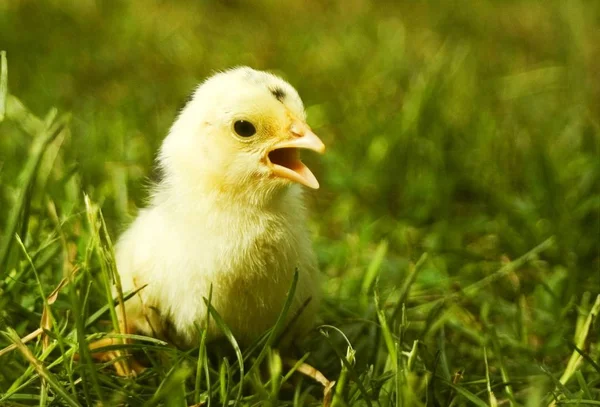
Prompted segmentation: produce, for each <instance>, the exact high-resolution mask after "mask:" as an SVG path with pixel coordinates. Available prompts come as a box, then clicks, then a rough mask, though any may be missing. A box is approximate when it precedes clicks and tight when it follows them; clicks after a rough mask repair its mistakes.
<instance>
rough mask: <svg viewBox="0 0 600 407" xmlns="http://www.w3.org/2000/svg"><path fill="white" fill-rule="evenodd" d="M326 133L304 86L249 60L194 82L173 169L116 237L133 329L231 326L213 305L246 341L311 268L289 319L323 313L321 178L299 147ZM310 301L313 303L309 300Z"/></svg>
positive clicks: (154, 331)
mask: <svg viewBox="0 0 600 407" xmlns="http://www.w3.org/2000/svg"><path fill="white" fill-rule="evenodd" d="M299 149H309V150H313V151H316V152H319V153H323V152H324V150H325V146H324V144H323V143H322V142H321V140H320V139H319V138H318V137H317V136H316V135H315V134H314V133H313V132H312V131H311V129H310V127H309V126H308V125H307V124H306V115H305V112H304V107H303V104H302V101H301V99H300V97H299V96H298V93H297V92H296V90H295V89H294V88H293V87H292V86H291V85H290V84H288V83H287V82H285V81H284V80H282V79H281V78H279V77H277V76H275V75H272V74H270V73H266V72H261V71H256V70H253V69H251V68H247V67H241V68H236V69H232V70H229V71H225V72H222V73H218V74H216V75H214V76H212V77H210V78H209V79H207V80H206V81H205V82H204V83H202V84H201V85H200V86H199V87H198V88H197V90H196V91H195V92H194V94H193V97H192V99H191V101H190V102H189V103H188V104H187V105H186V106H185V107H184V108H183V110H182V111H181V113H180V114H179V117H178V118H177V120H176V121H175V123H174V124H173V125H172V127H171V129H170V131H169V133H168V135H167V137H166V139H165V140H164V142H163V144H162V147H161V149H160V153H159V158H158V164H159V166H160V168H161V170H162V173H163V175H164V178H163V180H162V181H160V182H159V184H158V185H157V186H156V187H155V188H154V191H153V194H152V197H151V200H150V204H149V206H148V207H147V208H146V209H143V210H141V211H140V213H139V215H138V217H137V218H136V219H135V221H134V222H133V223H132V224H131V226H130V227H129V228H128V229H127V230H126V231H125V233H124V234H123V235H122V236H121V238H120V239H119V241H118V244H117V247H116V257H117V268H118V272H119V275H120V278H121V283H122V286H123V291H133V290H137V289H139V288H140V287H144V288H142V289H141V290H140V291H139V292H138V294H136V295H135V296H134V297H132V298H131V299H130V300H129V301H127V302H126V304H125V314H126V320H127V327H126V330H127V331H128V332H141V333H144V334H146V335H150V336H155V337H159V338H165V339H168V340H170V341H172V342H174V343H175V344H176V345H178V346H181V347H188V346H193V345H195V344H197V343H198V341H199V331H198V328H208V330H207V334H208V338H209V339H215V338H218V337H219V336H220V335H222V333H221V331H220V330H219V329H218V328H217V327H216V326H215V325H213V324H211V326H209V327H206V326H205V321H206V312H207V310H206V305H205V301H204V299H203V298H208V296H209V292H210V290H211V287H212V305H213V306H214V308H215V309H216V310H217V311H218V312H219V314H220V315H221V316H222V317H223V319H224V321H225V322H226V324H227V325H228V326H229V328H230V329H231V331H232V332H233V334H234V336H235V337H236V339H237V340H238V342H240V344H241V345H247V344H249V343H251V342H252V341H253V340H255V339H256V338H257V337H258V336H259V335H261V334H262V333H264V332H265V331H266V330H267V329H269V328H270V327H272V326H273V324H274V323H275V321H276V319H277V317H278V315H279V313H280V312H281V309H282V306H283V304H284V302H285V299H286V293H287V291H288V289H289V287H290V285H291V282H292V279H293V276H294V271H295V270H296V269H297V270H298V271H299V279H298V284H297V288H296V291H295V295H294V299H293V305H292V307H291V309H290V312H289V313H288V316H289V317H288V319H290V320H291V319H292V316H294V315H295V314H297V313H298V312H299V311H301V313H300V316H299V317H298V318H295V319H294V326H293V327H292V332H297V333H302V332H305V331H306V330H308V329H309V328H310V327H311V325H312V324H313V322H314V319H315V312H316V309H317V306H318V302H319V292H318V268H317V262H316V260H315V255H314V253H313V250H312V248H311V240H310V236H309V232H308V230H307V227H306V217H307V215H306V210H305V206H304V198H303V190H302V187H301V185H304V186H307V187H309V188H314V189H316V188H319V183H318V182H317V179H316V178H315V176H314V175H313V174H312V172H311V171H310V170H309V169H308V168H307V167H306V166H305V165H304V164H303V163H302V161H300V159H299V154H298V150H299ZM307 302H308V305H306V303H307Z"/></svg>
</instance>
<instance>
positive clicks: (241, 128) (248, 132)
mask: <svg viewBox="0 0 600 407" xmlns="http://www.w3.org/2000/svg"><path fill="white" fill-rule="evenodd" d="M233 129H234V130H235V132H236V133H237V134H238V135H239V136H242V137H250V136H253V135H254V134H256V127H254V125H253V124H252V123H250V122H249V121H246V120H238V121H237V122H235V123H234V124H233Z"/></svg>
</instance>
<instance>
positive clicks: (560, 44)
mask: <svg viewBox="0 0 600 407" xmlns="http://www.w3.org/2000/svg"><path fill="white" fill-rule="evenodd" d="M0 49H3V50H6V51H7V56H8V62H9V91H10V93H12V94H13V95H15V96H17V97H18V98H20V99H21V101H22V102H23V103H24V104H25V105H26V106H28V107H29V108H30V109H31V110H32V111H33V112H34V113H35V114H37V115H39V116H44V115H45V114H46V112H47V111H48V109H49V108H50V107H52V106H56V107H57V108H58V109H59V111H62V112H66V111H70V112H72V122H71V125H70V128H71V132H70V134H69V136H68V137H66V138H65V139H64V140H63V141H62V146H61V147H60V151H61V152H60V155H59V157H58V158H57V159H56V161H55V165H54V167H53V169H52V170H51V172H49V175H48V178H47V179H46V180H44V183H43V192H41V190H40V192H39V193H37V192H35V191H34V193H33V196H32V208H33V209H32V211H33V213H36V211H39V213H43V212H44V211H45V210H44V209H43V208H44V205H45V202H46V201H45V200H46V199H47V198H48V197H49V198H50V199H52V200H53V201H55V202H57V206H59V209H60V211H62V213H63V214H65V216H71V217H77V216H79V215H80V213H81V211H82V207H83V203H82V202H83V199H82V195H83V193H87V194H89V195H90V196H91V198H92V199H93V200H94V201H96V202H99V203H100V204H101V206H102V210H103V212H104V215H105V217H106V219H107V222H108V227H109V229H110V230H111V231H112V233H113V237H114V238H116V236H117V235H118V233H119V231H120V230H122V228H123V225H124V224H125V222H127V221H128V220H130V219H131V217H132V215H134V214H135V210H136V208H137V207H140V206H143V204H144V199H145V197H146V195H147V186H148V176H150V174H151V173H152V166H153V160H154V157H155V152H156V150H157V148H158V147H159V145H160V142H161V140H162V138H163V137H164V135H165V134H166V132H167V130H168V127H169V125H170V124H171V122H172V121H173V119H174V117H175V115H176V113H177V110H178V109H179V108H181V106H182V105H183V104H184V103H185V100H186V98H187V97H188V95H189V94H190V93H191V92H192V90H193V89H194V87H195V86H196V85H197V84H198V82H200V81H201V80H203V78H205V77H206V76H208V75H210V74H211V73H213V72H215V71H216V70H221V69H225V68H229V67H232V66H236V65H250V66H252V67H254V68H257V69H267V70H271V71H273V72H275V73H277V74H280V75H282V76H283V77H284V78H286V79H287V80H288V81H289V82H290V83H291V84H292V85H294V86H295V87H296V88H297V89H298V91H299V93H300V95H301V97H302V98H303V100H304V103H305V106H306V108H307V112H308V121H309V123H310V124H311V126H312V127H313V129H314V130H315V132H316V133H317V134H319V135H320V136H321V138H322V139H323V140H324V142H325V143H326V144H327V145H328V151H327V153H326V155H324V156H322V157H313V156H310V157H307V161H308V162H309V163H310V166H311V168H314V169H315V173H316V175H317V178H318V179H319V180H320V181H321V189H320V190H319V191H317V192H316V193H311V194H310V207H311V208H312V210H313V213H314V214H315V216H313V220H312V223H311V227H312V228H313V231H314V235H315V247H316V250H317V251H318V254H319V259H320V263H321V266H322V269H323V271H324V273H326V275H327V277H326V279H325V282H324V289H325V290H326V292H327V293H328V294H327V297H328V299H329V302H330V303H331V304H342V306H343V307H345V308H346V309H348V310H352V312H355V313H357V314H359V315H367V314H368V312H369V311H368V309H369V308H368V305H365V304H363V305H362V306H361V305H359V304H358V303H357V301H356V298H357V297H356V296H357V295H358V294H360V293H361V292H363V291H361V290H363V285H364V278H365V271H366V270H367V268H368V266H369V264H373V263H372V261H373V258H374V257H376V254H375V253H376V252H377V250H379V253H380V254H381V253H383V260H382V261H381V264H380V265H379V268H378V273H379V278H380V280H379V289H380V290H381V291H382V292H383V293H384V294H385V295H386V296H387V295H388V294H391V295H392V297H390V298H393V292H395V290H396V289H397V288H398V287H401V286H402V284H403V282H404V281H405V279H406V276H407V273H408V270H409V264H410V263H411V262H415V261H416V260H417V259H418V258H419V257H420V256H421V254H422V253H424V252H428V253H429V260H428V261H427V264H426V266H425V267H424V268H423V270H422V271H421V272H420V273H419V274H418V276H417V280H416V282H415V284H414V286H413V287H412V289H411V292H410V296H409V300H408V303H407V306H408V310H409V317H410V318H409V319H411V320H413V321H414V325H413V328H414V327H417V328H416V329H415V331H414V332H413V335H414V337H419V338H421V339H422V340H423V341H425V342H427V341H428V340H431V341H434V338H435V335H436V333H437V332H439V329H440V327H441V326H442V325H445V326H446V329H447V330H448V331H447V332H446V334H447V335H448V340H449V345H446V346H447V348H448V352H449V360H450V367H451V370H454V369H458V368H459V367H460V368H465V369H466V372H477V373H480V374H481V373H482V359H481V356H482V354H481V348H479V347H477V346H475V347H474V345H475V344H478V340H479V339H480V336H479V335H480V332H481V329H482V328H481V327H482V325H481V324H482V322H481V319H482V318H483V319H484V320H485V321H488V322H489V323H491V324H493V325H494V326H495V329H496V330H497V332H498V335H499V337H500V342H501V347H502V348H503V349H505V351H507V352H508V353H509V354H510V355H511V356H510V357H512V358H514V360H513V362H514V363H511V362H509V363H508V369H509V370H510V371H512V372H513V373H514V374H517V375H518V376H523V377H525V376H527V375H530V374H532V375H534V374H540V370H539V368H538V366H537V364H536V363H542V362H543V363H544V364H545V365H546V366H549V367H550V370H552V369H555V370H554V371H555V372H560V370H561V369H562V368H561V367H560V366H563V367H564V363H565V358H566V357H568V355H570V352H571V349H570V348H569V347H568V346H567V344H566V342H565V338H572V336H573V330H574V327H575V323H576V317H577V315H578V309H577V306H576V305H578V304H580V302H581V301H582V298H583V296H584V294H583V293H584V292H586V291H587V292H590V293H592V294H593V296H595V295H596V294H598V293H600V243H599V239H600V238H599V236H600V216H599V211H600V2H597V1H585V0H580V1H575V0H573V1H572V0H569V1H561V0H550V1H533V0H512V1H489V0H488V1H483V0H482V1H470V2H467V1H447V2H440V1H423V2H416V1H405V2H394V1H369V0H348V1H333V0H331V1H312V0H311V1H303V2H289V3H284V2H279V1H274V0H263V1H254V2H245V1H235V0H231V1H219V2H217V1H201V2H182V1H170V2H166V1H142V0H134V1H128V2H122V1H102V2H100V1H93V0H85V1H73V2H67V1H58V0H54V1H26V0H20V1H18V0H17V1H15V0H12V1H9V0H0ZM30 144H31V137H30V136H28V135H27V134H26V133H25V132H24V131H22V129H20V127H19V125H18V124H17V123H14V122H11V121H5V122H3V123H1V124H0V183H1V185H2V187H1V188H0V231H1V230H2V228H3V227H4V226H5V222H6V216H5V215H4V214H5V213H7V211H8V208H10V207H11V205H12V203H13V202H14V200H15V199H16V191H17V190H18V187H19V185H18V182H17V177H18V174H19V173H20V171H21V169H22V163H23V162H24V160H25V158H26V157H27V154H28V149H29V146H30ZM38 182H40V181H39V180H38ZM40 216H41V217H42V218H43V216H45V215H40ZM39 223H40V224H42V226H39V227H38V228H37V229H35V230H37V231H38V232H39V231H40V230H43V229H44V226H43V220H39ZM34 226H35V225H34ZM32 227H33V226H32ZM0 233H1V232H0ZM551 236H554V237H555V239H556V240H555V244H554V245H553V246H552V248H551V249H550V250H547V251H545V252H544V253H543V254H542V255H541V257H540V258H539V259H537V261H536V262H534V263H533V264H529V265H528V266H527V267H525V268H524V269H522V270H520V271H519V272H518V273H512V274H511V276H510V278H509V279H502V280H500V281H497V282H494V283H493V284H492V285H490V286H486V287H485V289H484V290H482V291H481V292H478V293H477V295H474V296H472V297H471V298H469V299H468V300H467V301H466V303H465V304H463V305H462V307H463V308H462V311H461V312H464V313H450V314H449V315H446V316H445V317H444V318H441V319H440V320H439V324H438V325H436V326H435V327H433V328H431V329H429V328H427V329H425V330H420V329H421V328H419V327H422V325H419V324H426V318H427V314H424V313H422V312H421V311H420V308H419V306H420V305H423V304H427V303H428V301H431V300H434V299H437V298H441V297H442V296H445V295H448V294H451V293H457V292H460V290H461V288H464V287H466V286H468V285H469V284H471V283H473V282H476V281H478V280H481V279H482V278H485V277H486V276H488V275H490V273H492V272H494V271H495V270H497V269H498V268H499V267H500V266H501V265H502V264H503V262H506V261H507V260H511V259H515V258H517V257H519V256H521V255H523V254H524V253H525V252H527V251H528V250H530V249H532V248H533V247H535V246H536V245H538V244H540V243H541V242H542V241H544V240H545V239H547V238H549V237H551ZM44 239H45V235H43V234H38V235H36V234H31V235H29V236H27V244H28V245H30V246H35V245H36V244H37V245H39V244H41V241H43V240H44ZM382 242H383V243H382ZM378 248H379V249H378ZM50 270H52V271H48V272H47V273H46V277H45V278H47V280H48V282H49V284H50V282H51V281H52V282H54V283H56V282H57V281H58V279H59V278H60V275H61V273H62V271H61V270H60V268H56V267H55V268H51V269H50ZM15 301H17V300H16V299H15ZM584 308H585V307H584ZM357 314H354V315H355V316H356V315H357ZM341 315H342V314H339V313H337V311H336V310H335V309H333V308H331V309H329V310H325V311H324V318H325V319H326V320H327V319H329V320H333V321H336V322H338V325H339V326H340V327H342V328H343V329H344V327H346V329H347V331H348V332H350V333H352V332H354V333H355V334H356V336H355V338H358V339H356V341H357V342H359V344H358V345H357V346H358V347H360V341H361V340H362V339H360V338H361V337H360V335H359V333H360V332H363V331H362V329H363V328H364V327H362V326H361V325H359V326H358V327H357V326H356V323H353V322H348V321H346V320H344V318H343V317H342V316H341ZM483 315H484V316H485V317H484V316H483ZM353 330H354V331H353ZM595 335H596V336H594V338H595V340H596V343H597V341H598V338H597V332H596V333H595ZM351 336H352V335H351ZM363 342H364V343H363V348H365V349H367V348H369V346H371V344H370V343H369V342H368V340H364V341H363ZM432 343H434V342H430V344H432ZM431 346H432V347H431V348H430V350H431V352H434V350H435V349H434V348H435V346H433V345H431ZM590 352H592V353H591V354H592V355H593V356H594V357H596V360H598V358H597V356H598V355H599V353H600V350H599V349H598V348H597V346H596V347H593V346H592V347H591V349H590ZM491 357H492V358H493V355H492V356H491ZM336 363H337V362H336ZM467 374H468V373H467Z"/></svg>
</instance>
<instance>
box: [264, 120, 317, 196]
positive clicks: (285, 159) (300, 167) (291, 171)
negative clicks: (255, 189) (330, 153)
mask: <svg viewBox="0 0 600 407" xmlns="http://www.w3.org/2000/svg"><path fill="white" fill-rule="evenodd" d="M300 148H305V149H307V150H313V151H316V152H318V153H320V154H323V153H324V152H325V144H323V142H322V141H321V140H320V139H319V137H317V135H316V134H315V133H313V132H312V130H311V129H310V127H308V125H306V124H304V123H302V122H299V121H297V122H294V123H293V124H292V126H291V127H290V138H289V139H287V140H284V141H282V142H280V143H277V144H275V145H274V146H272V147H271V149H270V150H269V152H268V161H269V162H270V163H271V168H272V170H273V174H275V175H276V176H279V177H282V178H287V179H289V180H291V181H294V182H298V183H300V184H302V185H306V186H307V187H309V188H313V189H318V188H319V181H317V179H316V178H315V176H314V175H313V173H312V172H311V171H310V170H309V169H308V167H307V166H306V165H304V163H303V162H302V161H300V158H299V153H298V149H300Z"/></svg>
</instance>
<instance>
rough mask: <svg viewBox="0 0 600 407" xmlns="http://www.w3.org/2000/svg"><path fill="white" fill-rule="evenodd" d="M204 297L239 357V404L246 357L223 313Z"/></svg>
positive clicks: (237, 399) (214, 318) (236, 401)
mask: <svg viewBox="0 0 600 407" xmlns="http://www.w3.org/2000/svg"><path fill="white" fill-rule="evenodd" d="M203 299H204V303H205V304H206V307H207V308H208V310H209V312H210V315H211V317H212V319H213V320H214V321H215V323H216V324H217V326H218V327H219V329H220V330H221V332H223V334H224V335H225V337H226V338H227V340H228V341H229V343H230V344H231V346H232V347H233V350H234V351H235V356H236V357H237V361H238V364H239V368H240V380H239V389H238V392H237V396H236V399H235V404H237V403H239V401H240V399H241V398H242V391H243V383H244V357H243V356H242V351H241V350H240V347H239V345H238V343H237V340H236V339H235V337H234V336H233V333H232V332H231V330H230V329H229V327H228V326H227V324H226V323H225V321H224V320H223V318H222V317H221V315H220V314H219V313H218V312H217V310H216V309H215V308H214V307H213V306H212V304H210V303H209V302H208V300H207V299H206V298H203Z"/></svg>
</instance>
